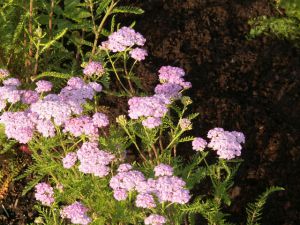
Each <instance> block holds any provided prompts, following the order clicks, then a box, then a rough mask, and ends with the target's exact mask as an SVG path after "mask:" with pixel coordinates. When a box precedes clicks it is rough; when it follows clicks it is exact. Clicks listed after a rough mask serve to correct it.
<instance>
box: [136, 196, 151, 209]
mask: <svg viewBox="0 0 300 225" xmlns="http://www.w3.org/2000/svg"><path fill="white" fill-rule="evenodd" d="M135 205H136V206H137V207H140V208H145V209H150V208H155V207H156V204H155V201H154V198H153V196H152V195H151V194H147V193H142V194H138V195H137V196H136V200H135Z"/></svg>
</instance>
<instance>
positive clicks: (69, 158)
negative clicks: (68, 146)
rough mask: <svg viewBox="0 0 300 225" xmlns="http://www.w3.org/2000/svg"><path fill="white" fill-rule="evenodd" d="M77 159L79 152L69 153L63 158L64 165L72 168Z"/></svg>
mask: <svg viewBox="0 0 300 225" xmlns="http://www.w3.org/2000/svg"><path fill="white" fill-rule="evenodd" d="M76 161H77V154H76V153H75V152H70V153H68V154H67V155H66V156H65V157H64V158H63V160H62V162H63V166H64V168H66V169H70V168H71V167H72V166H74V165H75V163H76Z"/></svg>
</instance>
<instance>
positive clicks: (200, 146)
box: [192, 137, 207, 151]
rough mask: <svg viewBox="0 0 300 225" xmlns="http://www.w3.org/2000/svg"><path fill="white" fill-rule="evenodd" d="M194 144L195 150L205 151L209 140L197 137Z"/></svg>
mask: <svg viewBox="0 0 300 225" xmlns="http://www.w3.org/2000/svg"><path fill="white" fill-rule="evenodd" d="M192 146H193V150H195V151H203V150H204V149H205V147H206V146H207V141H205V140H204V139H203V138H200V137H196V138H194V140H193V141H192Z"/></svg>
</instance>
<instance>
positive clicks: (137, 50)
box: [129, 48, 148, 61]
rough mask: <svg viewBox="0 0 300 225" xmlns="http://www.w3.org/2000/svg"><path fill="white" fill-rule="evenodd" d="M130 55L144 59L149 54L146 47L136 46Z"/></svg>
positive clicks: (139, 59)
mask: <svg viewBox="0 0 300 225" xmlns="http://www.w3.org/2000/svg"><path fill="white" fill-rule="evenodd" d="M129 55H130V56H131V58H133V59H135V60H137V61H142V60H144V59H145V58H146V57H147V56H148V53H147V51H146V50H145V49H142V48H134V49H132V50H131V51H130V52H129Z"/></svg>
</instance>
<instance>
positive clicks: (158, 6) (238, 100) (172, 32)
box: [0, 0, 300, 225]
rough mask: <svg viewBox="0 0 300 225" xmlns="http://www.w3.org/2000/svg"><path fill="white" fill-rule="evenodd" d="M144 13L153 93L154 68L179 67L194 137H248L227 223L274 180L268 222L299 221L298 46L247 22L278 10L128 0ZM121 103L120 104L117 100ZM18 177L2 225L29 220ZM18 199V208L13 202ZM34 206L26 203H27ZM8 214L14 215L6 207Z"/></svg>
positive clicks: (204, 1) (202, 0)
mask: <svg viewBox="0 0 300 225" xmlns="http://www.w3.org/2000/svg"><path fill="white" fill-rule="evenodd" d="M129 2H131V3H132V2H134V3H135V4H137V5H139V6H141V7H142V8H143V9H144V10H145V11H146V13H145V14H144V15H143V16H141V17H136V18H135V19H136V20H137V27H136V29H137V30H138V31H140V32H141V33H142V34H143V35H145V37H146V38H147V46H146V47H147V49H148V51H149V58H148V59H147V60H146V61H145V63H144V64H143V65H141V66H139V68H138V74H140V75H141V76H142V77H144V78H145V81H144V82H143V83H144V84H145V86H146V89H147V90H149V91H151V90H152V88H153V87H154V85H155V84H156V82H157V70H158V69H159V67H160V66H163V65H173V66H180V67H182V68H184V69H185V70H186V71H187V74H188V75H187V78H186V79H187V80H189V81H191V82H192V83H193V88H192V90H191V91H190V93H189V95H190V96H191V97H192V98H193V100H194V106H193V107H194V108H193V111H194V112H199V113H200V119H198V121H197V122H195V124H194V130H195V135H201V136H205V134H206V132H207V131H208V130H209V129H211V128H213V127H224V128H225V129H227V130H240V131H243V132H244V133H245V135H246V138H247V140H246V145H245V148H244V151H243V154H242V158H243V159H244V162H243V164H242V166H241V168H240V170H239V173H238V175H237V177H236V182H235V186H234V187H233V190H232V197H233V199H234V200H233V204H232V206H231V207H229V208H228V209H226V211H227V212H228V213H231V214H232V216H230V218H229V220H230V221H231V222H234V223H237V224H245V218H246V212H245V206H246V204H247V203H248V202H250V201H253V200H254V199H255V198H256V197H257V196H258V195H259V194H260V193H262V192H263V191H264V190H265V189H266V188H267V187H269V186H271V185H278V186H282V187H284V188H285V189H286V190H285V191H283V192H280V193H275V194H273V195H272V196H271V197H270V199H269V201H268V203H267V205H266V207H265V210H264V212H263V213H264V214H263V220H262V224H263V225H297V224H300V191H299V189H300V176H299V174H300V166H299V165H300V145H299V144H300V139H299V134H300V118H299V116H300V99H299V90H300V87H299V86H300V82H299V74H300V54H299V53H300V50H299V49H298V50H297V49H295V48H293V47H292V45H291V44H290V43H288V42H285V41H279V40H275V39H272V38H270V37H268V38H267V37H262V38H258V39H255V40H248V39H247V38H246V36H247V34H248V32H249V26H248V25H247V20H248V19H250V18H253V17H256V16H259V15H268V16H270V15H275V14H276V12H275V11H274V10H273V7H272V5H271V3H270V2H269V1H268V0H257V1H254V0H253V1H251V0H135V1H132V0H130V1H129ZM118 104H119V103H118ZM24 182H26V181H21V182H15V183H14V185H12V186H11V187H10V189H9V190H10V191H9V193H8V196H7V198H6V199H5V201H4V202H0V204H2V205H3V206H2V205H1V206H0V225H11V224H16V225H23V224H25V222H26V221H32V218H33V215H34V214H33V211H32V210H31V207H30V206H31V205H32V195H31V194H29V195H27V196H25V197H22V198H21V197H20V195H21V194H20V192H21V191H22V187H23V184H24ZM17 199H18V202H19V203H18V207H14V204H15V201H16V200H17ZM28 206H29V207H28ZM3 207H5V209H6V210H7V211H8V213H9V217H7V216H6V213H5V212H4V210H3Z"/></svg>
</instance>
